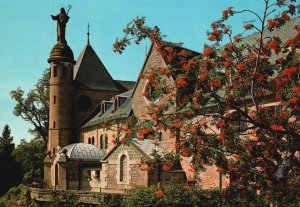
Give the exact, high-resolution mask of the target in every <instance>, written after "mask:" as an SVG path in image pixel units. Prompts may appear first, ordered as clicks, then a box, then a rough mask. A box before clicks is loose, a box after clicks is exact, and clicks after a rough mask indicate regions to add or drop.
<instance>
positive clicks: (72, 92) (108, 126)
mask: <svg viewBox="0 0 300 207" xmlns="http://www.w3.org/2000/svg"><path fill="white" fill-rule="evenodd" d="M52 18H53V20H56V21H58V23H57V44H56V45H54V47H53V49H52V50H51V52H50V57H49V59H48V62H49V64H50V69H51V77H50V113H49V138H48V139H49V140H48V147H47V149H48V153H47V156H46V157H45V160H44V183H45V185H46V186H47V187H49V188H52V189H60V190H83V191H94V192H109V193H126V192H127V190H128V189H130V188H132V187H133V186H136V185H143V186H150V185H156V184H157V183H158V182H160V183H168V182H169V181H170V180H175V181H176V182H178V183H184V182H187V181H188V180H189V177H190V174H191V172H190V171H189V163H190V162H191V158H186V157H182V159H181V161H180V163H179V164H177V165H176V167H171V168H170V170H168V171H164V170H162V169H161V167H157V168H151V169H145V168H144V167H143V166H142V165H141V161H142V160H144V161H145V160H146V161H148V162H152V161H153V160H154V156H153V150H155V151H156V152H157V153H158V154H159V155H161V156H164V155H166V154H168V153H172V152H174V149H175V139H174V138H171V136H170V132H169V131H168V130H167V131H162V133H161V136H160V138H159V140H157V141H158V142H159V145H158V144H156V143H155V142H153V141H152V140H150V139H147V138H145V139H143V140H140V139H137V137H136V134H134V133H132V135H131V138H132V141H131V142H130V143H123V142H121V141H120V140H121V139H122V137H123V136H124V134H123V133H124V131H123V130H122V129H123V127H124V125H125V123H126V122H127V121H128V120H131V121H132V120H136V121H138V120H139V119H140V118H141V117H144V116H145V115H146V111H147V107H148V106H149V105H150V104H159V103H162V102H163V101H164V96H163V95H161V96H159V97H155V98H153V97H152V98H147V97H146V96H144V93H145V91H146V90H147V89H148V88H149V86H148V81H147V79H146V78H143V77H139V78H138V80H137V81H136V82H132V81H120V80H114V79H113V78H112V77H111V75H110V74H109V72H108V70H107V69H106V68H105V66H104V64H103V63H102V62H101V60H100V58H99V57H98V56H97V54H96V52H95V51H94V49H93V47H92V46H91V44H90V41H89V32H88V33H87V44H86V46H85V47H84V49H83V50H82V52H81V54H80V55H79V57H78V58H77V60H76V61H75V60H74V55H73V52H72V49H71V48H70V47H69V46H68V44H67V41H66V39H65V27H66V24H67V22H68V19H69V17H68V15H67V14H66V12H65V11H64V9H63V8H62V9H61V13H60V14H59V15H57V16H52ZM296 24H299V18H295V19H292V20H291V21H290V22H288V23H287V24H286V25H284V27H283V28H282V29H280V30H278V35H279V36H280V37H282V38H283V39H287V38H288V36H289V35H293V34H287V33H286V32H282V31H288V30H291V28H294V27H295V25H296ZM255 35H257V34H254V35H251V36H249V37H247V38H245V39H244V40H243V41H248V42H251V41H252V42H253V41H254V40H255ZM173 47H174V48H175V47H176V49H177V50H182V49H185V48H182V47H180V46H178V45H176V44H174V45H173ZM185 50H188V49H185ZM188 51H189V53H191V54H195V55H197V54H199V53H197V52H194V51H191V50H188ZM166 62H167V61H166V60H165V59H164V57H162V56H161V54H160V53H159V52H158V50H157V45H155V44H152V45H151V48H150V49H149V52H148V54H147V57H146V58H145V61H144V64H143V65H142V68H141V73H144V72H146V71H147V70H150V69H151V68H153V67H167V64H166ZM166 84H167V85H169V86H170V88H175V83H174V80H173V79H172V77H166ZM266 102H268V103H270V104H271V105H272V104H273V105H274V100H266ZM200 177H201V183H199V184H200V185H201V187H202V188H217V187H226V186H227V185H228V183H229V178H228V176H227V175H224V174H222V173H220V172H218V171H217V170H216V166H207V168H206V171H205V172H203V173H201V174H200Z"/></svg>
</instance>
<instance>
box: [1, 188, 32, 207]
mask: <svg viewBox="0 0 300 207" xmlns="http://www.w3.org/2000/svg"><path fill="white" fill-rule="evenodd" d="M8 206H32V205H31V198H30V191H29V189H28V188H27V187H26V186H24V185H19V186H15V187H12V188H10V189H9V190H8V191H7V193H6V194H5V195H4V196H3V197H1V198H0V207H8Z"/></svg>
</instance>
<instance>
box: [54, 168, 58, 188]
mask: <svg viewBox="0 0 300 207" xmlns="http://www.w3.org/2000/svg"><path fill="white" fill-rule="evenodd" d="M54 176H55V185H58V164H57V163H56V164H55V175H54Z"/></svg>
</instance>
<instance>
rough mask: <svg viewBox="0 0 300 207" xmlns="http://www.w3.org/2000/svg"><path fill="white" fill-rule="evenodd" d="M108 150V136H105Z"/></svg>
mask: <svg viewBox="0 0 300 207" xmlns="http://www.w3.org/2000/svg"><path fill="white" fill-rule="evenodd" d="M107 148H108V136H107V134H106V135H105V149H107Z"/></svg>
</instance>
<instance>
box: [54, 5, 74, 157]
mask: <svg viewBox="0 0 300 207" xmlns="http://www.w3.org/2000/svg"><path fill="white" fill-rule="evenodd" d="M52 19H53V20H56V21H57V44H56V45H55V46H54V47H53V49H52V50H51V53H50V58H49V59H48V62H49V64H50V70H51V77H50V104H49V105H50V111H49V140H48V151H50V152H51V154H54V153H55V152H56V151H57V150H58V149H59V148H62V147H64V146H66V145H69V144H71V142H72V140H71V139H72V137H73V121H72V120H73V119H72V117H73V115H72V97H73V67H74V64H75V61H74V56H73V52H72V50H71V48H70V47H69V46H68V44H67V41H66V39H65V28H66V24H67V22H68V20H69V16H68V14H67V13H66V12H65V10H64V9H63V8H62V9H61V13H60V14H58V15H57V16H52Z"/></svg>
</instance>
